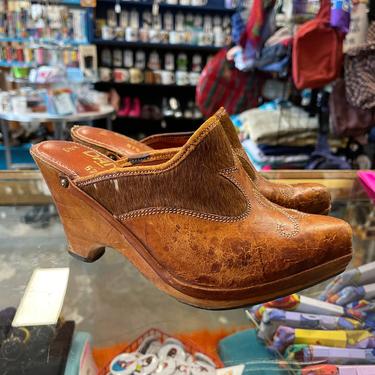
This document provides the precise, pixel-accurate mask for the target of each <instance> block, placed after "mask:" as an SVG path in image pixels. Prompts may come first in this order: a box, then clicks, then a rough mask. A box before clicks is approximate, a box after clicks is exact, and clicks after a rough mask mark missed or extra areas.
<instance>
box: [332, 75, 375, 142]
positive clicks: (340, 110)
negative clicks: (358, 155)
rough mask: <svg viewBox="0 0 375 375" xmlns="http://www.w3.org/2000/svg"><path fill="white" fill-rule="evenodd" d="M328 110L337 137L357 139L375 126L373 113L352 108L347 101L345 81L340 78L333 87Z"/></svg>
mask: <svg viewBox="0 0 375 375" xmlns="http://www.w3.org/2000/svg"><path fill="white" fill-rule="evenodd" d="M329 108H330V116H331V123H332V126H333V129H334V132H335V134H337V135H339V136H344V137H359V136H362V135H364V134H367V133H368V131H369V130H370V128H371V127H372V126H374V125H375V121H374V119H375V117H374V114H373V111H371V110H368V109H361V108H357V107H354V106H352V105H351V104H350V103H349V102H348V101H347V99H346V95H345V81H344V80H343V79H341V78H340V79H338V80H337V81H336V82H335V83H334V85H333V88H332V93H331V96H330V99H329Z"/></svg>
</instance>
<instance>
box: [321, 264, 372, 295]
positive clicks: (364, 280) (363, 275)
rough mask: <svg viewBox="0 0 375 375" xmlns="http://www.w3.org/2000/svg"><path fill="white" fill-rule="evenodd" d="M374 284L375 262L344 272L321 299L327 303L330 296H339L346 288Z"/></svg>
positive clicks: (323, 293)
mask: <svg viewBox="0 0 375 375" xmlns="http://www.w3.org/2000/svg"><path fill="white" fill-rule="evenodd" d="M372 282H375V262H371V263H367V264H364V265H362V266H360V267H358V268H353V269H351V270H348V271H345V272H343V273H342V274H340V275H339V276H337V277H336V278H335V279H334V280H333V281H332V282H330V283H329V284H328V285H327V286H326V288H325V289H324V291H323V292H322V293H321V295H320V296H319V299H320V300H322V301H327V300H328V298H329V297H330V296H332V295H334V294H337V293H338V292H339V291H340V290H341V289H343V288H345V287H346V286H359V285H364V284H370V283H372Z"/></svg>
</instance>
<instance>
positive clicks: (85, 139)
mask: <svg viewBox="0 0 375 375" xmlns="http://www.w3.org/2000/svg"><path fill="white" fill-rule="evenodd" d="M215 116H216V118H217V119H218V120H219V122H220V126H221V127H222V128H223V130H224V131H225V134H226V137H227V138H228V140H229V142H230V144H231V147H232V149H233V151H234V152H235V154H236V155H237V156H238V158H239V159H240V161H241V163H242V165H243V167H244V168H245V170H246V172H247V174H248V176H249V177H250V178H251V180H252V181H253V183H254V184H255V186H256V187H257V189H258V190H259V192H260V193H261V194H263V195H264V196H265V197H266V198H267V199H268V200H270V201H271V202H273V203H276V204H279V205H280V206H283V207H287V208H292V209H296V210H299V211H301V212H306V213H313V214H327V213H328V212H329V210H330V207H331V197H330V194H329V192H328V189H327V188H326V187H325V186H323V185H321V184H317V183H300V184H281V183H273V182H271V181H269V180H267V179H265V178H264V177H263V176H262V175H261V174H260V173H259V172H257V171H256V169H255V167H254V166H253V164H252V163H251V161H250V160H249V158H248V156H247V155H246V152H245V151H244V149H243V148H242V145H241V143H240V141H239V139H238V136H237V133H236V130H235V127H234V125H233V123H232V121H231V119H230V117H229V115H228V114H227V112H226V111H225V109H224V108H221V109H219V110H218V111H217V112H216V114H215ZM71 135H72V138H73V140H74V141H75V142H78V143H81V144H84V145H87V146H90V147H93V148H95V149H97V150H98V151H100V152H102V153H104V154H105V155H108V156H110V157H111V158H114V159H121V158H123V159H125V160H126V158H129V157H131V158H134V159H136V158H137V157H136V154H137V153H140V154H142V155H143V156H144V154H145V153H146V154H147V152H148V151H150V150H155V149H157V150H161V149H171V150H170V151H172V155H173V152H177V151H178V149H177V148H178V147H181V146H183V145H184V144H185V143H186V141H187V140H188V139H189V137H190V136H191V133H170V134H158V135H153V136H151V137H147V138H145V139H143V140H142V141H140V142H137V141H135V140H133V139H131V138H129V137H126V136H124V135H121V134H118V133H115V132H113V131H109V130H103V129H98V128H93V127H89V126H74V127H73V128H72V130H71ZM135 145H137V146H136V148H134V146H135ZM142 160H143V161H145V162H147V158H143V159H142Z"/></svg>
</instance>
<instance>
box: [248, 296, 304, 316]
mask: <svg viewBox="0 0 375 375" xmlns="http://www.w3.org/2000/svg"><path fill="white" fill-rule="evenodd" d="M299 302H300V296H299V295H298V294H291V295H290V296H287V297H281V298H278V299H275V300H273V301H270V302H267V303H264V304H262V305H255V306H253V307H251V308H250V310H249V312H250V313H251V314H253V316H254V318H255V319H256V320H257V321H258V322H260V320H261V319H262V315H263V313H264V311H265V309H266V308H267V307H270V308H271V307H275V308H278V309H288V310H292V309H294V308H296V307H297V306H298V305H299Z"/></svg>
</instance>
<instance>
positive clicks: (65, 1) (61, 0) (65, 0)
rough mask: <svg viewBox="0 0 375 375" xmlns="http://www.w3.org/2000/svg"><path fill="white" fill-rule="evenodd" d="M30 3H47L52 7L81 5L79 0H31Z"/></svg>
mask: <svg viewBox="0 0 375 375" xmlns="http://www.w3.org/2000/svg"><path fill="white" fill-rule="evenodd" d="M99 1H100V0H99ZM31 2H32V3H40V4H43V3H48V4H54V5H81V0H31Z"/></svg>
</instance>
